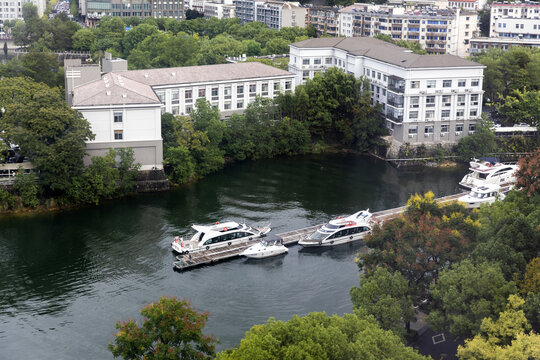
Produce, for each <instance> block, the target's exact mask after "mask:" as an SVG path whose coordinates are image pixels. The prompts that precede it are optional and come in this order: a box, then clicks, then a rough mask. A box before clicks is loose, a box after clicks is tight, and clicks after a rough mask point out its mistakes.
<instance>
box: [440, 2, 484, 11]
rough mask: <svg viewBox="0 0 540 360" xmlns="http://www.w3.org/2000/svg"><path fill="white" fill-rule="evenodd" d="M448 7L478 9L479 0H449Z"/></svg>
mask: <svg viewBox="0 0 540 360" xmlns="http://www.w3.org/2000/svg"><path fill="white" fill-rule="evenodd" d="M448 7H449V8H455V9H464V10H478V7H479V4H478V1H477V0H448Z"/></svg>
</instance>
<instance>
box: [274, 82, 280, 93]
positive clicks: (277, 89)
mask: <svg viewBox="0 0 540 360" xmlns="http://www.w3.org/2000/svg"><path fill="white" fill-rule="evenodd" d="M276 91H279V82H278V81H275V82H274V92H276Z"/></svg>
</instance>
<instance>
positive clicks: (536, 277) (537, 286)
mask: <svg viewBox="0 0 540 360" xmlns="http://www.w3.org/2000/svg"><path fill="white" fill-rule="evenodd" d="M519 291H520V292H521V294H522V295H525V296H526V295H527V294H528V293H540V258H539V257H535V258H534V259H532V260H531V261H529V263H528V264H527V267H526V268H525V274H524V275H523V280H521V281H520V282H519Z"/></svg>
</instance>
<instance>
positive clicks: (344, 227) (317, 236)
mask: <svg viewBox="0 0 540 360" xmlns="http://www.w3.org/2000/svg"><path fill="white" fill-rule="evenodd" d="M371 217H372V214H371V213H370V212H369V209H368V210H362V211H359V212H357V213H355V214H352V215H350V216H347V217H342V216H340V217H338V218H337V219H333V220H330V221H329V222H328V223H327V224H325V225H323V226H321V227H320V228H319V229H317V231H316V232H314V233H313V234H311V235H309V236H308V237H306V238H304V239H301V240H300V241H298V244H300V245H302V246H304V247H313V246H333V245H339V244H345V243H349V242H352V241H357V240H362V239H363V238H364V237H366V235H368V234H371V229H372V224H371Z"/></svg>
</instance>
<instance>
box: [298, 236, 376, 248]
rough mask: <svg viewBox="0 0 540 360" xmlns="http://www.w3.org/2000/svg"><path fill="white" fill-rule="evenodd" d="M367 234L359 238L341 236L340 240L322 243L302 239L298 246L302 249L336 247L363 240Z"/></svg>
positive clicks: (323, 241)
mask: <svg viewBox="0 0 540 360" xmlns="http://www.w3.org/2000/svg"><path fill="white" fill-rule="evenodd" d="M367 235H368V234H367V233H366V234H362V235H360V236H343V237H341V238H336V239H332V240H322V241H310V240H308V239H302V240H300V241H298V244H299V245H302V246H303V247H323V246H336V245H341V244H347V243H352V242H355V241H360V240H363V239H364V238H365V237H366V236H367Z"/></svg>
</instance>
